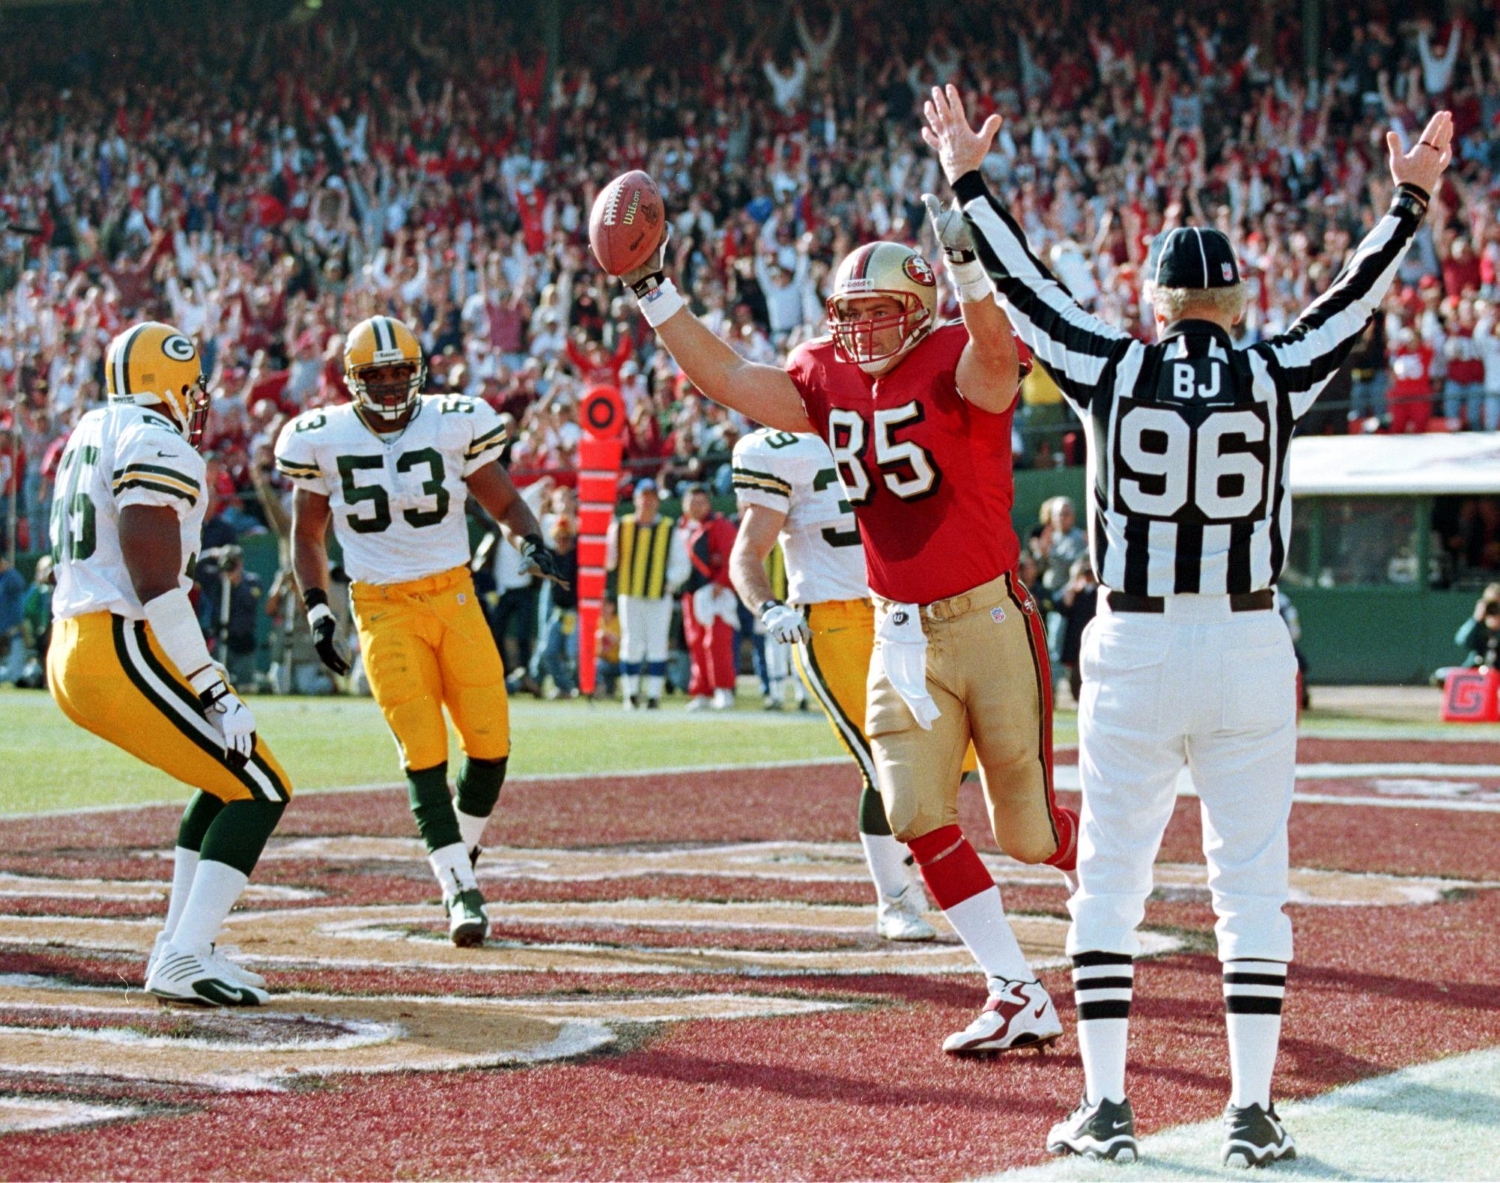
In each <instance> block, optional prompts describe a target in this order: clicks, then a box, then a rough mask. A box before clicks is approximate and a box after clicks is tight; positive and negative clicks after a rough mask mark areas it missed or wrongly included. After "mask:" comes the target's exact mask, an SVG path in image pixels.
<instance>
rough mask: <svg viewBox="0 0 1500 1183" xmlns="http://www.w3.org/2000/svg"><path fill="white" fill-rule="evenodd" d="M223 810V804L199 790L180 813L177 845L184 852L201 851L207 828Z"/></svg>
mask: <svg viewBox="0 0 1500 1183" xmlns="http://www.w3.org/2000/svg"><path fill="white" fill-rule="evenodd" d="M223 809H224V802H222V801H220V800H219V799H218V798H217V797H215V796H214V795H213V794H212V793H205V792H204V791H203V790H202V789H199V790H198V791H197V792H196V793H194V794H193V798H192V800H191V801H189V802H188V804H187V808H186V809H184V810H183V811H182V821H181V823H180V824H179V825H178V827H177V845H178V846H180V847H182V848H183V849H184V850H202V849H203V838H204V835H206V834H207V833H208V827H209V826H211V825H213V824H214V819H215V818H216V817H218V816H219V814H220V813H221V812H222V811H223Z"/></svg>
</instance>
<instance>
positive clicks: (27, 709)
mask: <svg viewBox="0 0 1500 1183" xmlns="http://www.w3.org/2000/svg"><path fill="white" fill-rule="evenodd" d="M742 699H743V701H744V705H743V706H742V707H741V709H739V710H736V711H734V712H732V713H730V714H729V715H718V714H704V715H695V714H689V713H688V712H687V711H685V710H684V709H683V707H682V706H681V705H680V704H681V702H682V700H681V699H677V700H669V705H668V706H667V707H666V708H664V709H663V710H662V711H660V712H651V713H649V714H648V713H644V712H641V713H636V714H626V713H625V712H624V711H622V710H620V709H619V707H618V706H615V705H599V706H593V705H590V704H589V703H587V702H582V701H573V702H538V701H536V700H534V699H531V698H522V699H519V700H517V701H514V702H512V703H511V734H512V737H513V738H512V742H513V747H514V755H513V757H512V761H511V771H512V774H513V775H516V776H526V775H537V774H542V773H558V772H583V773H586V772H627V771H635V770H641V769H650V768H669V767H682V766H700V765H713V764H748V763H754V762H757V761H764V760H805V759H813V758H818V757H824V756H837V755H839V753H840V751H841V749H840V748H839V746H838V743H837V741H836V740H835V739H834V737H833V733H832V731H831V730H830V729H829V727H828V724H827V723H826V722H825V721H824V719H823V716H822V715H821V714H820V713H819V712H817V711H816V710H813V711H810V712H808V713H806V714H799V713H797V712H785V713H768V712H764V711H761V710H759V709H756V708H758V706H759V701H760V700H759V697H758V696H753V695H751V696H748V697H747V696H746V695H742ZM250 705H251V707H252V709H253V710H254V711H255V717H256V721H257V723H258V725H259V727H260V732H261V734H262V735H263V736H265V738H266V739H267V740H268V741H269V742H270V744H271V747H272V749H273V750H274V751H275V752H276V755H277V757H278V758H279V759H280V760H281V761H282V763H283V764H284V765H285V766H286V768H287V771H288V772H289V773H290V774H291V777H292V781H293V783H294V784H295V785H296V787H297V789H298V791H310V790H316V789H322V788H337V787H341V786H346V785H362V784H393V783H397V782H398V781H399V780H400V775H401V770H400V764H399V761H398V759H397V756H396V748H395V744H394V742H393V741H392V739H391V735H390V732H389V731H388V730H387V729H386V726H385V721H384V719H382V718H381V716H380V711H379V710H378V709H377V708H376V706H375V703H374V701H373V700H372V699H368V698H339V699H331V698H252V699H251V700H250ZM454 757H455V758H456V757H457V748H456V746H455V748H454ZM186 791H187V790H186V789H184V788H183V786H181V785H179V784H177V783H176V782H174V781H172V780H171V779H169V778H168V777H166V776H164V775H163V774H161V773H160V772H158V771H156V770H155V769H154V768H150V767H147V766H146V765H145V764H142V763H141V762H140V761H138V760H136V759H134V758H133V757H131V756H128V755H126V754H125V753H124V752H121V751H119V750H117V749H116V748H114V747H112V746H110V745H109V744H107V743H105V742H104V741H103V740H100V739H98V738H96V737H95V736H93V735H91V734H89V733H88V732H86V731H83V730H82V729H81V728H78V727H75V726H74V725H73V724H72V723H71V722H69V721H68V720H67V719H66V718H65V717H64V716H63V714H62V712H61V711H60V710H58V708H57V706H56V705H55V704H54V703H53V701H52V699H51V698H50V697H49V696H48V695H46V694H43V693H39V692H37V691H19V690H12V689H9V688H4V689H0V814H6V813H33V812H38V811H44V810H56V809H76V808H79V807H82V806H99V805H129V804H142V803H146V802H153V801H178V800H182V799H183V797H184V795H185V793H186Z"/></svg>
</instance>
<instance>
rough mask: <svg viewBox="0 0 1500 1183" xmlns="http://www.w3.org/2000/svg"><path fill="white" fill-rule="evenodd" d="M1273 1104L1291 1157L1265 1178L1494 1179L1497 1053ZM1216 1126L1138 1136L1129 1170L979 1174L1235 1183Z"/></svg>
mask: <svg viewBox="0 0 1500 1183" xmlns="http://www.w3.org/2000/svg"><path fill="white" fill-rule="evenodd" d="M1276 1108H1277V1110H1278V1111H1279V1113H1280V1116H1281V1118H1282V1120H1283V1121H1285V1122H1286V1127H1287V1129H1288V1131H1289V1132H1290V1133H1291V1135H1292V1137H1293V1138H1295V1139H1296V1141H1297V1155H1298V1157H1297V1159H1296V1161H1294V1162H1288V1163H1279V1164H1277V1165H1276V1166H1275V1167H1272V1168H1271V1169H1270V1170H1269V1171H1267V1172H1266V1177H1267V1178H1270V1177H1276V1178H1281V1179H1286V1180H1295V1179H1345V1180H1348V1179H1356V1180H1358V1179H1372V1180H1373V1179H1494V1178H1496V1177H1497V1176H1496V1171H1495V1160H1494V1147H1495V1141H1494V1130H1493V1127H1494V1115H1495V1112H1496V1110H1497V1109H1500V1047H1490V1048H1485V1049H1483V1050H1480V1051H1474V1052H1467V1053H1464V1054H1462V1055H1458V1056H1452V1057H1447V1058H1444V1059H1439V1060H1429V1061H1427V1062H1425V1063H1421V1064H1414V1065H1412V1066H1410V1067H1408V1068H1402V1069H1400V1070H1399V1071H1396V1072H1392V1073H1388V1074H1386V1075H1382V1076H1375V1077H1371V1078H1369V1079H1367V1080H1361V1081H1357V1082H1355V1083H1353V1084H1346V1085H1340V1086H1339V1087H1337V1088H1334V1089H1330V1090H1329V1091H1328V1092H1325V1093H1321V1094H1319V1095H1318V1096H1316V1097H1311V1098H1309V1099H1307V1100H1303V1101H1285V1100H1283V1101H1280V1102H1278V1103H1277V1106H1276ZM1058 1116H1059V1117H1061V1116H1062V1112H1061V1110H1059V1111H1058ZM1223 1130H1224V1127H1223V1122H1222V1119H1220V1118H1213V1119H1211V1120H1209V1121H1203V1122H1194V1123H1192V1124H1190V1125H1180V1126H1175V1127H1171V1128H1168V1129H1165V1130H1161V1131H1159V1132H1157V1133H1154V1134H1148V1135H1146V1136H1145V1137H1143V1138H1142V1139H1141V1162H1140V1163H1139V1164H1137V1165H1136V1166H1133V1167H1123V1168H1122V1167H1121V1166H1119V1165H1117V1164H1115V1163H1112V1162H1097V1161H1092V1160H1087V1159H1081V1158H1071V1157H1069V1158H1057V1159H1051V1160H1050V1161H1045V1162H1040V1163H1037V1164H1035V1165H1033V1166H1030V1167H1022V1168H1019V1169H1016V1170H1011V1171H1002V1172H1000V1173H998V1174H994V1175H989V1176H985V1178H986V1179H988V1180H991V1181H995V1180H1005V1181H1007V1183H1008V1181H1010V1180H1068V1181H1069V1183H1081V1181H1088V1180H1109V1181H1111V1183H1119V1181H1120V1180H1123V1179H1125V1177H1126V1176H1127V1175H1129V1176H1132V1177H1137V1175H1138V1172H1144V1174H1139V1175H1138V1177H1139V1178H1142V1179H1173V1180H1189V1179H1239V1180H1244V1179H1245V1177H1246V1172H1245V1171H1243V1170H1236V1169H1235V1168H1232V1167H1221V1166H1220V1165H1219V1158H1218V1151H1219V1146H1220V1144H1221V1141H1222V1139H1223V1136H1224V1134H1223ZM1486 1130H1488V1131H1489V1132H1488V1133H1486V1132H1485V1131H1486Z"/></svg>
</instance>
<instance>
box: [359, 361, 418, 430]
mask: <svg viewBox="0 0 1500 1183" xmlns="http://www.w3.org/2000/svg"><path fill="white" fill-rule="evenodd" d="M348 379H349V389H350V390H351V391H352V392H353V394H354V398H355V401H356V402H357V403H358V404H359V408H360V411H361V412H362V413H363V414H366V415H373V416H375V417H376V418H378V419H380V420H382V421H383V422H385V423H386V424H390V425H398V426H399V425H400V424H401V423H402V422H403V421H404V420H405V419H406V418H407V417H408V416H409V415H410V414H411V410H412V408H413V407H414V406H416V405H417V397H418V396H419V395H420V394H421V393H422V386H423V385H424V383H425V382H426V380H427V374H426V366H424V365H423V364H422V363H421V362H412V361H408V360H402V361H391V362H377V363H375V364H373V365H364V366H357V367H354V368H352V369H350V370H349V372H348Z"/></svg>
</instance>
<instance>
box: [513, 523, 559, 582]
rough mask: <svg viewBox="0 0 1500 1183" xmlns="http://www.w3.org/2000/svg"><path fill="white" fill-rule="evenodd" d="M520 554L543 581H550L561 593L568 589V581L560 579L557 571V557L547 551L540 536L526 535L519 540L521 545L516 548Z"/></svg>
mask: <svg viewBox="0 0 1500 1183" xmlns="http://www.w3.org/2000/svg"><path fill="white" fill-rule="evenodd" d="M516 549H517V550H519V551H520V552H521V557H522V558H523V559H525V560H526V561H527V562H528V563H530V564H531V565H532V567H534V568H535V569H536V573H537V574H538V575H540V576H541V577H542V578H543V579H550V580H551V581H552V582H553V583H555V584H557V586H558V587H560V588H562V589H563V591H567V590H568V588H569V584H568V581H567V580H566V579H564V578H563V577H562V575H561V574H560V573H559V572H558V569H557V556H556V555H555V554H553V553H552V552H551V551H550V550H548V549H547V544H546V543H545V542H543V541H542V536H541V535H540V534H528V535H526V537H524V538H522V539H521V545H520V546H518V547H517V548H516Z"/></svg>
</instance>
